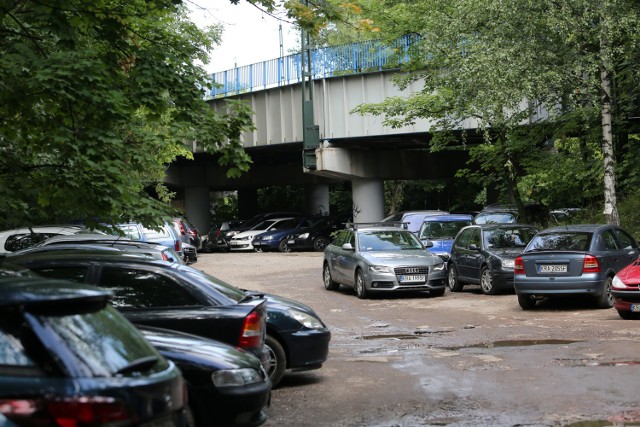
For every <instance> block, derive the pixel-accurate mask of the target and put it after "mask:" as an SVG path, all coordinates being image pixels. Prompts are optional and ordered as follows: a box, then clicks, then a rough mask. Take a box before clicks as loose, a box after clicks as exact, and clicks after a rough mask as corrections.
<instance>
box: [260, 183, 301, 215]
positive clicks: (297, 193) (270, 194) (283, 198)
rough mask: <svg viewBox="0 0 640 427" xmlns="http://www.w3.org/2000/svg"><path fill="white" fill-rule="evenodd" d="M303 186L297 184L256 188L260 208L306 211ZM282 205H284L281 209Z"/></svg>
mask: <svg viewBox="0 0 640 427" xmlns="http://www.w3.org/2000/svg"><path fill="white" fill-rule="evenodd" d="M305 200H306V199H305V192H304V188H302V187H297V186H286V187H266V188H259V189H258V201H257V204H258V206H260V210H262V211H264V212H269V211H282V210H287V211H295V212H306V208H305ZM283 206H286V208H285V209H283Z"/></svg>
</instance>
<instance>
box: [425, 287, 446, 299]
mask: <svg viewBox="0 0 640 427" xmlns="http://www.w3.org/2000/svg"><path fill="white" fill-rule="evenodd" d="M446 290H447V289H446V288H442V289H432V290H430V291H429V295H430V296H432V297H441V296H443V295H444V292H445V291H446Z"/></svg>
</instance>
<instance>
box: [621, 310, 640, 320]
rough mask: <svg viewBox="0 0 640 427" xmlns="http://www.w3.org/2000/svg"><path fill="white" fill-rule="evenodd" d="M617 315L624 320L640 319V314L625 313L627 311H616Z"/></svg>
mask: <svg viewBox="0 0 640 427" xmlns="http://www.w3.org/2000/svg"><path fill="white" fill-rule="evenodd" d="M618 314H619V315H620V317H622V318H623V319H624V320H637V319H640V313H632V312H630V311H627V310H618Z"/></svg>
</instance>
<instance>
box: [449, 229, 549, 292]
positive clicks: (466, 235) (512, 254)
mask: <svg viewBox="0 0 640 427" xmlns="http://www.w3.org/2000/svg"><path fill="white" fill-rule="evenodd" d="M537 232H538V230H537V229H535V228H534V227H532V226H530V225H521V224H484V225H469V226H467V227H464V228H463V229H461V230H460V232H459V233H458V235H457V236H456V238H455V240H454V241H453V245H452V247H451V257H450V258H449V263H448V265H447V269H448V284H449V289H450V290H451V291H452V292H460V291H462V289H463V288H464V285H465V284H466V283H470V284H474V285H480V288H481V290H482V293H483V294H486V295H493V294H495V293H497V292H499V291H501V290H513V264H514V260H515V258H516V256H518V254H520V253H521V252H522V251H523V250H524V248H525V246H527V243H529V241H530V240H531V239H532V238H533V236H534V235H535V234H536V233H537Z"/></svg>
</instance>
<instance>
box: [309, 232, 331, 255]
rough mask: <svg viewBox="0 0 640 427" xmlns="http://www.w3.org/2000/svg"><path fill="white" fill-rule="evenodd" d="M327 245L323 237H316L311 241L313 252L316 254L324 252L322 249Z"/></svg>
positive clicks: (327, 242)
mask: <svg viewBox="0 0 640 427" xmlns="http://www.w3.org/2000/svg"><path fill="white" fill-rule="evenodd" d="M328 244H329V241H328V240H327V239H326V238H325V237H322V236H320V237H316V238H315V240H314V241H313V250H314V251H316V252H322V251H324V248H326V247H327V245H328Z"/></svg>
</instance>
